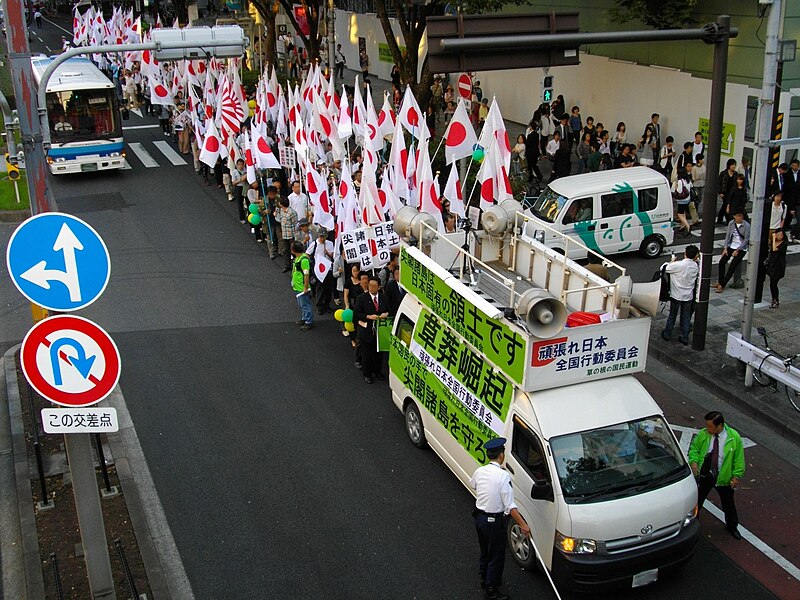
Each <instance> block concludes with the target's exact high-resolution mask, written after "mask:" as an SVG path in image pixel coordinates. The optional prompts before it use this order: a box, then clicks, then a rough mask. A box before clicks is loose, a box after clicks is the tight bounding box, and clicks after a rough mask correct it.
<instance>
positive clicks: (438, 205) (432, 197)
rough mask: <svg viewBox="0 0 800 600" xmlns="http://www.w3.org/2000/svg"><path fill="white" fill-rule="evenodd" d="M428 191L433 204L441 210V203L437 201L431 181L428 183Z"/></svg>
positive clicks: (437, 197)
mask: <svg viewBox="0 0 800 600" xmlns="http://www.w3.org/2000/svg"><path fill="white" fill-rule="evenodd" d="M428 193H429V194H430V196H431V202H433V205H434V206H435V207H436V208H438V209H439V210H442V203H441V202H440V201H439V196H438V195H437V194H436V188H435V187H433V183H431V184H430V188H428Z"/></svg>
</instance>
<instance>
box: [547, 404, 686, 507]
mask: <svg viewBox="0 0 800 600" xmlns="http://www.w3.org/2000/svg"><path fill="white" fill-rule="evenodd" d="M550 447H551V449H552V451H553V458H554V460H555V463H556V469H557V470H558V478H559V481H560V482H561V489H562V491H563V492H564V499H565V500H566V502H567V503H569V504H578V503H581V502H600V501H603V500H610V499H612V498H620V497H623V496H635V495H636V494H641V493H644V492H648V491H650V490H653V489H656V488H659V487H663V486H665V485H669V484H671V483H673V482H675V481H678V480H680V479H683V478H684V477H686V476H687V475H688V473H689V467H688V466H687V465H686V461H685V460H684V458H683V454H681V451H680V449H679V448H678V446H677V445H676V444H675V441H674V438H673V437H672V435H671V433H670V431H669V425H667V423H666V422H665V421H664V420H663V419H662V418H661V417H660V416H653V417H647V418H646V419H641V420H638V421H630V422H628V423H620V424H618V425H612V426H610V427H603V428H602V429H593V430H591V431H584V432H581V433H573V434H569V435H563V436H560V437H556V438H553V439H552V440H550Z"/></svg>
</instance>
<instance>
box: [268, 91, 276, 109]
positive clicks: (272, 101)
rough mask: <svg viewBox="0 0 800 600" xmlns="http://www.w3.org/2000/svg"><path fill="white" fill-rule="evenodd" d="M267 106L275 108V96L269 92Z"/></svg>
mask: <svg viewBox="0 0 800 600" xmlns="http://www.w3.org/2000/svg"><path fill="white" fill-rule="evenodd" d="M267 105H268V106H270V107H273V106H275V94H273V93H272V92H267Z"/></svg>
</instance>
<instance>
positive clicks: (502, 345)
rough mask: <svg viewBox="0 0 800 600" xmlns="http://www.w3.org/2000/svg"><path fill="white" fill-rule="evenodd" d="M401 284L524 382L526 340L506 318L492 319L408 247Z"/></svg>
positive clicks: (482, 352) (514, 378) (488, 357)
mask: <svg viewBox="0 0 800 600" xmlns="http://www.w3.org/2000/svg"><path fill="white" fill-rule="evenodd" d="M400 284H401V285H402V286H403V287H404V288H405V289H407V290H408V291H409V292H410V293H411V294H413V295H414V296H416V297H417V299H419V301H420V302H422V303H423V304H424V305H425V306H427V307H429V308H430V309H431V310H433V312H434V313H436V315H438V316H439V317H441V318H442V319H444V320H445V321H446V322H447V323H448V324H449V325H450V326H451V327H452V328H453V329H455V330H456V332H457V333H458V334H459V335H460V336H461V337H463V338H464V339H465V340H467V342H469V343H470V344H472V345H473V346H474V347H475V348H476V349H477V350H478V351H479V352H480V353H481V354H482V355H483V356H484V357H485V358H486V359H487V360H489V361H490V362H491V363H492V364H494V365H495V366H496V367H497V368H498V369H500V370H501V371H502V372H503V373H505V374H506V375H507V376H508V377H510V378H511V379H512V380H513V381H515V382H517V383H522V378H523V375H524V373H525V361H526V355H525V350H526V348H525V343H526V340H525V338H524V337H523V336H522V335H520V334H519V333H517V332H516V331H514V330H513V329H511V327H509V326H508V325H507V324H505V323H503V322H502V321H499V320H495V319H490V318H489V317H488V316H487V315H485V314H484V313H482V312H481V311H480V310H478V308H477V307H476V306H475V305H473V304H472V303H470V302H468V301H467V300H466V299H465V298H464V297H463V296H461V295H460V294H458V293H457V292H456V291H455V290H453V289H451V288H450V286H448V285H447V284H446V283H445V282H444V281H443V280H442V279H440V278H439V277H437V276H436V275H434V273H433V272H432V271H431V270H429V269H427V268H426V267H425V265H423V264H422V263H420V262H419V261H418V260H416V259H415V258H414V257H413V256H411V255H410V254H409V253H408V252H406V251H405V248H403V249H401V251H400Z"/></svg>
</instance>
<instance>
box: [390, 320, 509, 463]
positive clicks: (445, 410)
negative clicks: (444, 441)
mask: <svg viewBox="0 0 800 600" xmlns="http://www.w3.org/2000/svg"><path fill="white" fill-rule="evenodd" d="M391 347H392V352H391V353H390V354H389V368H391V369H392V372H393V373H394V374H395V375H396V376H397V377H398V378H399V379H400V380H401V381H402V382H403V384H404V385H405V386H407V387H408V389H410V390H411V391H412V392H413V393H414V395H415V396H416V397H417V398H418V399H419V402H420V404H422V406H424V407H425V409H426V410H427V411H428V412H430V413H431V415H433V416H434V417H435V418H436V419H437V420H438V421H439V422H440V423H441V424H442V425H443V426H444V428H445V429H447V430H448V431H449V432H450V435H452V436H453V438H455V439H456V441H458V443H459V444H461V446H462V447H463V448H464V449H465V450H466V451H467V452H469V454H470V455H471V456H472V457H473V458H474V459H475V460H476V461H478V462H479V463H481V464H485V463H486V455H485V453H484V451H483V444H484V443H485V442H486V441H487V440H490V439H493V438H495V437H498V436H500V435H502V434H503V430H504V422H505V418H506V416H507V414H508V410H509V407H510V406H511V400H512V398H513V395H514V385H513V384H512V383H511V382H510V381H509V380H508V378H506V376H505V375H503V374H502V373H501V372H499V371H498V370H497V369H495V368H493V367H492V366H491V365H490V364H488V363H487V362H486V361H485V360H484V359H483V357H482V356H481V355H480V354H479V353H478V352H477V351H476V350H475V349H474V348H472V347H470V346H469V345H468V344H466V343H464V341H463V340H462V339H461V338H460V337H458V335H457V334H456V333H455V332H454V331H453V330H452V329H451V328H450V327H449V326H448V325H447V324H446V323H444V322H443V321H440V320H439V319H438V318H437V317H436V315H434V314H433V313H431V312H430V311H427V310H425V309H423V311H422V312H421V313H420V317H419V320H418V321H417V325H416V327H415V329H414V335H413V338H412V339H411V342H410V344H409V345H408V346H406V344H405V343H403V341H401V340H400V339H399V338H397V337H394V336H392V337H391Z"/></svg>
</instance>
